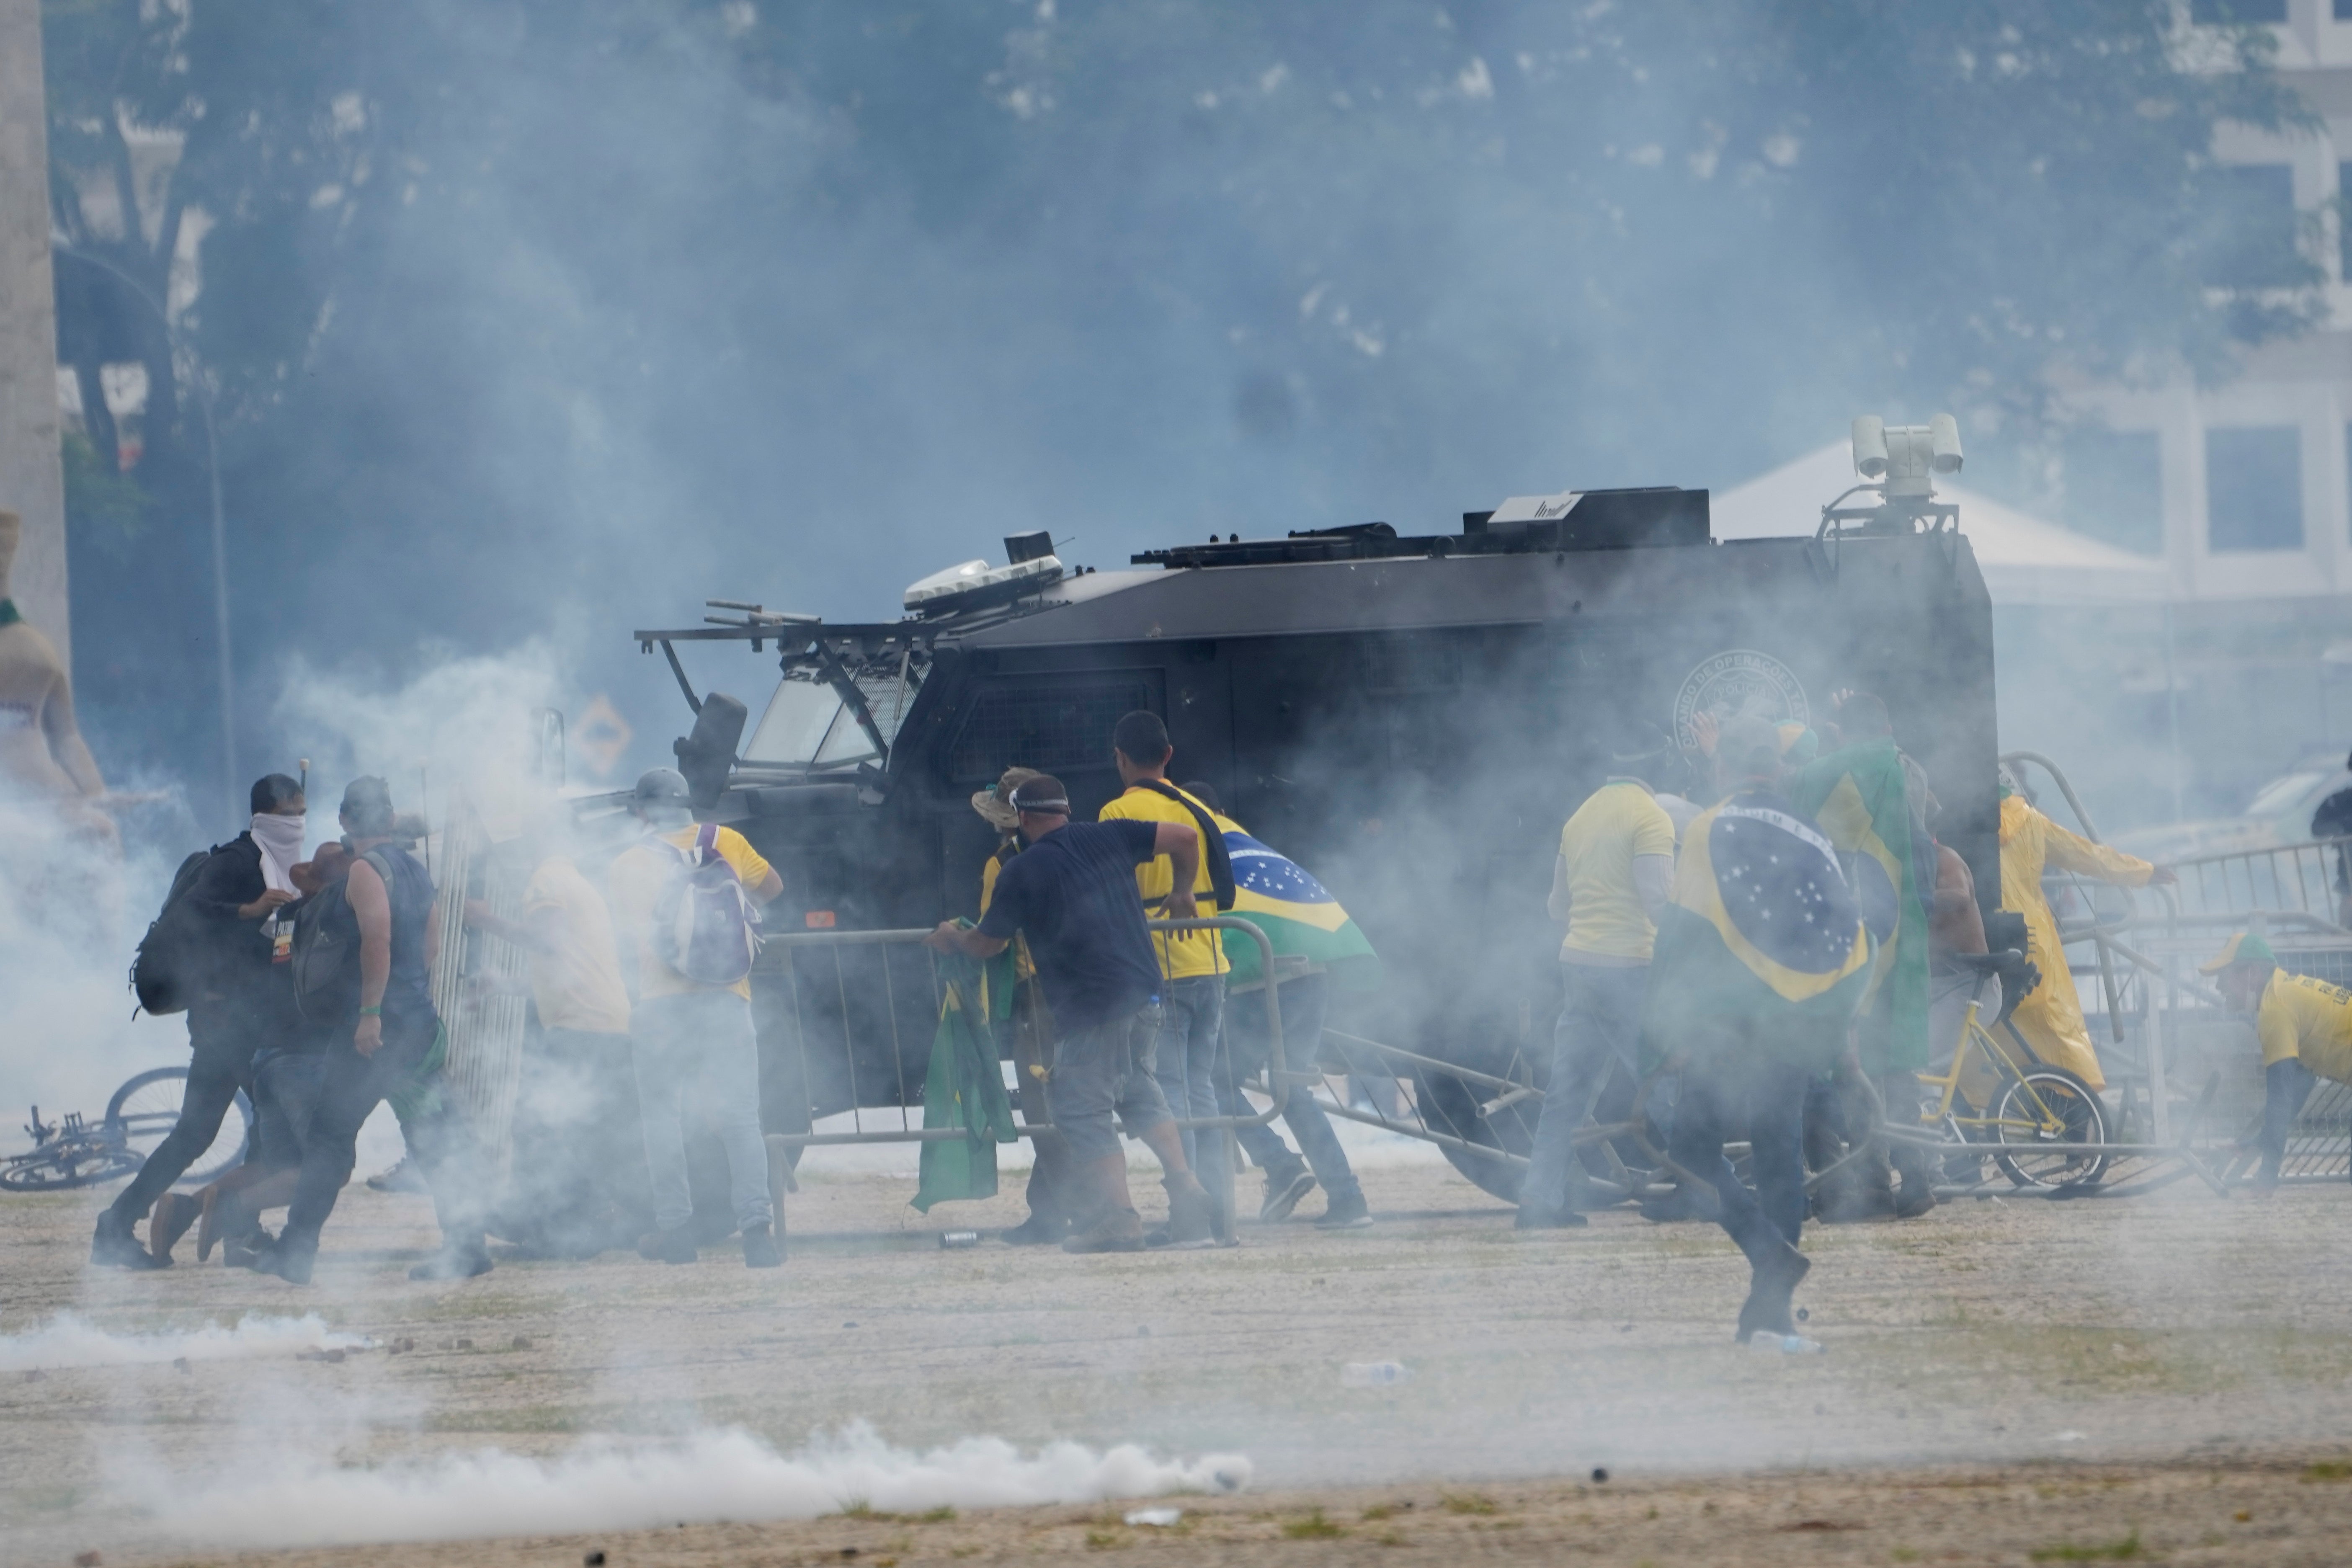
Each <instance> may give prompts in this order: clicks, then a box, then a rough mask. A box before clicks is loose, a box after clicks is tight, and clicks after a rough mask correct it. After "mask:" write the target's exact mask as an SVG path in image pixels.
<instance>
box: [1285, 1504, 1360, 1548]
mask: <svg viewBox="0 0 2352 1568" xmlns="http://www.w3.org/2000/svg"><path fill="white" fill-rule="evenodd" d="M1282 1533H1283V1535H1284V1537H1285V1538H1286V1539H1288V1540H1291V1541H1337V1540H1338V1539H1339V1537H1341V1536H1343V1535H1345V1534H1347V1533H1348V1527H1347V1526H1346V1525H1344V1524H1334V1523H1332V1522H1331V1521H1329V1520H1328V1519H1326V1518H1324V1517H1323V1510H1321V1509H1319V1508H1318V1509H1310V1510H1307V1517H1306V1518H1305V1519H1294V1520H1291V1521H1288V1522H1287V1523H1286V1524H1284V1525H1283V1527H1282Z"/></svg>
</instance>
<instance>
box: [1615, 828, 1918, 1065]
mask: <svg viewBox="0 0 2352 1568" xmlns="http://www.w3.org/2000/svg"><path fill="white" fill-rule="evenodd" d="M1870 962H1871V941H1870V931H1869V929H1868V928H1867V927H1866V926H1865V925H1864V923H1863V918H1862V911H1861V909H1860V907H1859V906H1858V905H1857V904H1856V902H1855V900H1854V896H1853V889H1851V888H1849V887H1848V886H1847V885H1846V879H1845V876H1844V874H1843V872H1842V871H1841V870H1840V869H1839V868H1838V862H1837V856H1836V854H1835V852H1834V851H1833V850H1832V848H1831V847H1830V843H1829V840H1828V839H1827V838H1825V837H1822V833H1821V830H1820V829H1819V828H1817V827H1815V826H1813V825H1812V824H1811V822H1809V821H1807V820H1806V819H1805V818H1804V817H1802V816H1800V815H1799V814H1798V813H1797V811H1796V809H1795V808H1794V807H1793V806H1791V805H1790V804H1789V802H1787V801H1786V800H1784V799H1782V798H1781V797H1780V796H1779V795H1768V794H1764V793H1762V792H1760V791H1759V792H1756V793H1751V794H1747V795H1734V796H1733V797H1732V798H1731V799H1729V800H1727V801H1725V802H1724V803H1723V804H1722V805H1718V806H1717V807H1715V808H1714V809H1713V810H1712V811H1707V812H1704V813H1702V814H1700V815H1699V816H1697V817H1696V818H1694V819H1693V820H1692V822H1691V825H1690V826H1688V827H1687V828H1685V829H1684V831H1683V847H1682V854H1681V856H1680V857H1679V858H1677V859H1676V861H1675V884H1674V900H1673V902H1672V903H1670V904H1669V905H1668V906H1667V907H1666V910H1664V914H1663V915H1662V916H1661V917H1660V919H1659V921H1658V940H1657V944H1656V948H1655V951H1654V955H1653V957H1652V958H1651V961H1650V990H1649V1003H1648V1005H1647V1007H1646V1008H1645V1010H1644V1014H1643V1043H1644V1044H1645V1046H1646V1047H1648V1048H1649V1049H1650V1051H1651V1052H1652V1053H1654V1055H1658V1056H1670V1055H1673V1054H1675V1053H1676V1052H1677V1051H1678V1050H1680V1049H1682V1048H1683V1047H1685V1045H1686V1044H1688V1043H1689V1042H1690V1041H1691V1040H1693V1039H1696V1038H1698V1037H1700V1035H1701V1033H1702V1030H1703V1026H1705V1025H1706V1023H1707V1022H1708V1021H1709V1020H1714V1019H1721V1018H1724V1017H1727V1016H1747V1017H1764V1016H1780V1017H1785V1018H1789V1019H1791V1020H1793V1019H1797V1018H1801V1017H1807V1016H1813V1017H1819V1018H1821V1019H1822V1020H1824V1021H1825V1022H1829V1023H1832V1024H1839V1025H1840V1026H1838V1027H1835V1028H1831V1029H1823V1030H1814V1031H1812V1032H1811V1034H1809V1035H1806V1036H1805V1038H1807V1039H1808V1040H1809V1041H1811V1040H1813V1038H1814V1037H1815V1036H1818V1037H1819V1039H1818V1041H1817V1042H1816V1043H1817V1044H1819V1046H1820V1047H1821V1048H1822V1050H1823V1051H1824V1052H1825V1053H1826V1056H1827V1057H1834V1055H1835V1054H1836V1051H1837V1049H1838V1048H1839V1047H1842V1046H1843V1027H1842V1023H1841V1021H1842V1020H1843V1018H1845V1017H1846V1016H1850V1015H1851V1014H1852V1012H1853V1007H1854V1005H1855V1003H1856V1001H1858V1000H1859V998H1860V996H1861V994H1862V990H1863V987H1864V985H1865V984H1867V983H1868V976H1869V972H1870ZM1807 1065H1809V1066H1822V1067H1825V1066H1827V1065H1828V1064H1827V1060H1826V1058H1825V1059H1824V1060H1822V1061H1821V1062H1819V1063H1808V1064H1807Z"/></svg>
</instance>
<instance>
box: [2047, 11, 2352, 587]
mask: <svg viewBox="0 0 2352 1568" xmlns="http://www.w3.org/2000/svg"><path fill="white" fill-rule="evenodd" d="M2347 4H2352V0H2347ZM2063 458H2064V462H2065V482H2066V492H2065V510H2064V512H2063V521H2064V522H2065V523H2066V525H2067V526H2068V527H2069V528H2073V529H2075V530H2078V531H2081V532H2084V533H2087V534H2089V535H2090V536H2091V537H2092V538H2094V539H2097V540H2103V541H2105V542H2107V543H2109V544H2113V545H2116V546H2117V547H2119V548H2121V549H2124V550H2131V551H2137V552H2138V553H2140V554H2142V555H2161V554H2163V553H2164V468H2163V454H2162V451H2161V449H2160V447H2159V443H2158V438H2157V435H2156V432H2155V431H2153V430H2076V431H2073V432H2071V433H2070V434H2069V435H2068V436H2067V437H2066V440H2065V446H2064V448H2063Z"/></svg>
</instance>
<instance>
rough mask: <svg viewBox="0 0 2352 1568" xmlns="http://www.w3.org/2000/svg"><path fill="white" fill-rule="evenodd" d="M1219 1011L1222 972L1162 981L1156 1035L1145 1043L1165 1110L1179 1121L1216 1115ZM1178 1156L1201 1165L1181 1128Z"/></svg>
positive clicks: (1192, 1138) (1189, 1135)
mask: <svg viewBox="0 0 2352 1568" xmlns="http://www.w3.org/2000/svg"><path fill="white" fill-rule="evenodd" d="M1224 1015H1225V977H1224V976H1223V975H1222V974H1196V975H1193V976H1192V977H1190V978H1189V979H1184V980H1171V981H1170V982H1168V987H1167V994H1166V996H1165V997H1164V999H1163V1001H1162V1004H1161V1006H1160V1037H1159V1038H1158V1039H1157V1040H1156V1041H1155V1042H1154V1043H1153V1045H1152V1047H1151V1060H1152V1066H1151V1073H1152V1076H1153V1077H1154V1078H1156V1079H1159V1080H1160V1095H1161V1096H1162V1097H1163V1098H1164V1099H1165V1100H1167V1101H1168V1114H1169V1115H1171V1116H1173V1117H1174V1118H1176V1120H1177V1121H1192V1120H1205V1119H1207V1118H1209V1117H1213V1116H1214V1115H1216V1114H1217V1089H1216V1067H1217V1037H1218V1034H1219V1032H1220V1031H1221V1029H1222V1028H1223V1023H1224ZM1183 1137H1184V1161H1185V1163H1187V1164H1189V1165H1191V1166H1192V1168H1193V1169H1194V1170H1196V1171H1197V1170H1199V1169H1200V1168H1201V1159H1200V1153H1199V1147H1198V1141H1197V1139H1196V1137H1195V1135H1194V1133H1193V1131H1192V1129H1191V1128H1189V1127H1188V1128H1186V1129H1185V1130H1184V1134H1183Z"/></svg>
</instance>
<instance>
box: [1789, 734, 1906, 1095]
mask: <svg viewBox="0 0 2352 1568" xmlns="http://www.w3.org/2000/svg"><path fill="white" fill-rule="evenodd" d="M1789 798H1790V800H1791V801H1792V802H1794V803H1795V805H1796V807H1797V809H1798V810H1799V811H1801V812H1802V813H1804V814H1805V816H1807V817H1809V818H1811V820H1812V821H1813V822H1814V823H1815V824H1816V825H1818V826H1820V828H1821V830H1822V833H1823V834H1824V835H1826V836H1827V837H1828V838H1829V841H1830V843H1831V844H1832V846H1833V847H1835V848H1836V849H1837V851H1838V858H1839V859H1840V860H1841V861H1842V862H1843V865H1844V867H1845V869H1846V875H1847V877H1848V879H1849V880H1851V881H1852V883H1853V889H1854V896H1855V897H1856V898H1857V899H1858V900H1860V902H1861V904H1862V918H1863V920H1864V922H1865V923H1866V924H1868V925H1869V927H1870V934H1871V936H1872V938H1873V939H1874V941H1875V942H1877V944H1878V957H1877V960H1876V962H1875V963H1874V964H1873V965H1872V967H1871V977H1870V988H1869V990H1868V992H1867V993H1866V994H1864V998H1863V1007H1864V1013H1865V1015H1866V1016H1868V1017H1869V1018H1870V1019H1871V1020H1872V1022H1870V1023H1867V1024H1865V1025H1864V1028H1863V1032H1862V1050H1863V1066H1864V1068H1865V1069H1866V1070H1868V1071H1870V1072H1872V1073H1885V1072H1898V1071H1902V1072H1907V1071H1915V1070H1916V1069H1918V1068H1924V1067H1926V1066H1927V900H1926V896H1925V893H1926V889H1930V888H1932V887H1933V886H1934V885H1935V881H1934V879H1935V863H1934V861H1933V859H1932V858H1930V859H1928V860H1927V863H1926V864H1925V865H1924V866H1923V865H1922V863H1921V860H1920V857H1921V855H1922V854H1923V853H1924V854H1925V855H1927V856H1928V857H1932V856H1933V855H1934V854H1935V850H1934V848H1933V847H1931V846H1930V845H1929V844H1928V843H1927V842H1925V839H1926V835H1925V834H1924V833H1922V834H1916V835H1915V834H1914V833H1913V832H1912V818H1911V798H1910V795H1909V792H1908V790H1907V789H1906V784H1905V780H1904V773H1903V753H1902V752H1899V751H1897V750H1896V749H1895V742H1894V741H1893V740H1892V739H1889V738H1886V737H1884V736H1882V737H1880V738H1879V739H1877V740H1874V741H1864V742H1858V743H1857V744H1854V745H1851V746H1847V747H1845V748H1843V750H1840V751H1835V752H1831V753H1830V754H1829V755H1827V756H1825V757H1822V759H1820V760H1819V761H1818V762H1815V763H1811V764H1809V765H1808V766H1807V767H1806V768H1805V769H1804V770H1803V771H1802V772H1801V773H1798V774H1797V776H1796V777H1795V779H1793V780H1792V781H1791V782H1790V787H1789Z"/></svg>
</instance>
